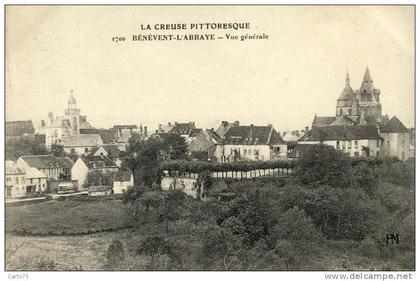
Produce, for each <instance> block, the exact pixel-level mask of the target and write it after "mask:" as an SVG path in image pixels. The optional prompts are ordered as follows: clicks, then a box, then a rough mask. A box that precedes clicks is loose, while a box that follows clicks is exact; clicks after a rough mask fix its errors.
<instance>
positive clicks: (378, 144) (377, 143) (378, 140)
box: [376, 139, 381, 147]
mask: <svg viewBox="0 0 420 281" xmlns="http://www.w3.org/2000/svg"><path fill="white" fill-rule="evenodd" d="M380 145H381V140H380V139H377V140H376V147H379V146H380Z"/></svg>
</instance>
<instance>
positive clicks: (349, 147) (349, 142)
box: [348, 140, 351, 149]
mask: <svg viewBox="0 0 420 281" xmlns="http://www.w3.org/2000/svg"><path fill="white" fill-rule="evenodd" d="M348 144H349V146H348V149H351V140H349V141H348Z"/></svg>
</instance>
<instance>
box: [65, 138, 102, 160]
mask: <svg viewBox="0 0 420 281" xmlns="http://www.w3.org/2000/svg"><path fill="white" fill-rule="evenodd" d="M103 144H104V143H103V142H102V139H101V136H100V135H99V134H79V135H73V136H68V137H63V140H62V145H63V147H64V151H65V152H66V153H76V154H78V155H83V154H88V153H89V152H90V150H91V149H92V148H93V147H98V146H102V145H103Z"/></svg>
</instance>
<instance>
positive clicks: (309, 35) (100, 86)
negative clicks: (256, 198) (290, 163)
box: [6, 6, 414, 131]
mask: <svg viewBox="0 0 420 281" xmlns="http://www.w3.org/2000/svg"><path fill="white" fill-rule="evenodd" d="M206 22H212V23H224V22H226V23H232V22H235V23H244V22H246V23H249V24H250V29H247V30H199V31H197V30H178V31H156V30H150V31H145V30H141V25H142V24H143V25H146V24H150V25H152V26H153V25H154V24H156V23H158V24H160V23H186V24H187V25H189V24H191V23H206ZM204 33H214V34H216V36H225V34H232V35H244V34H250V35H252V34H263V33H264V34H266V35H268V36H269V38H268V39H265V40H248V41H240V40H226V39H223V40H214V41H181V42H179V41H153V42H144V41H143V42H139V41H137V42H135V41H131V37H132V35H133V34H204ZM115 36H120V37H121V36H123V37H125V38H126V41H124V42H119V43H115V42H113V41H112V37H115ZM367 66H369V70H370V73H371V76H372V79H373V83H374V86H375V87H376V88H378V89H380V90H381V95H380V98H381V102H382V112H383V114H388V115H389V116H390V117H391V116H394V115H395V116H397V117H398V118H399V119H400V120H401V121H402V122H403V123H404V124H405V125H406V126H407V127H412V126H414V7H411V6H391V7H387V6H363V7H360V6H359V7H358V6H330V7H325V6H310V7H308V6H276V7H273V6H258V7H257V6H235V7H229V6H223V7H220V6H211V7H208V6H207V7H197V6H195V7H194V6H184V7H180V6H177V7H175V6H172V7H162V6H155V7H151V6H135V7H133V6H124V7H116V6H112V7H111V6H108V7H98V6H90V7H78V6H66V7H62V6H61V7H60V6H50V7H42V6H31V7H22V6H19V7H17V6H8V7H7V8H6V120H9V121H10V120H28V119H32V120H34V121H36V120H40V119H46V118H47V116H48V112H50V111H51V112H54V114H55V115H62V114H63V113H64V108H65V107H66V105H67V100H68V98H69V96H70V92H71V91H72V92H73V95H74V97H75V98H76V100H77V104H78V107H79V108H80V109H81V114H82V115H86V116H87V117H88V121H89V122H90V123H91V124H92V125H93V126H95V127H97V128H101V127H102V128H108V127H112V126H113V125H114V124H137V125H139V124H143V125H146V126H148V127H149V128H151V129H155V128H156V127H157V125H158V124H159V123H167V122H174V121H178V122H188V121H195V122H196V126H197V127H204V128H212V127H214V128H217V127H218V125H219V124H220V122H221V121H222V120H227V121H234V120H239V121H240V123H241V124H244V125H245V124H251V123H252V124H254V125H266V124H273V125H274V126H275V128H276V129H278V130H280V131H283V130H291V129H303V128H304V127H305V126H310V125H311V122H312V120H313V117H314V115H315V114H317V115H318V116H332V115H335V106H336V100H337V98H338V96H339V95H340V93H341V91H342V89H343V88H344V86H345V77H346V71H348V72H349V76H350V85H351V86H352V88H353V89H354V90H356V89H358V88H359V87H360V84H361V80H362V77H363V74H364V71H365V69H366V67H367Z"/></svg>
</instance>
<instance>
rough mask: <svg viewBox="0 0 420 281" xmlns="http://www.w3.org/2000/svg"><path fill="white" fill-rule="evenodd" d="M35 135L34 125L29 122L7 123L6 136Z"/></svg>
mask: <svg viewBox="0 0 420 281" xmlns="http://www.w3.org/2000/svg"><path fill="white" fill-rule="evenodd" d="M33 133H35V129H34V125H33V124H32V121H31V120H28V121H6V136H7V137H16V136H22V135H24V134H33Z"/></svg>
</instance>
